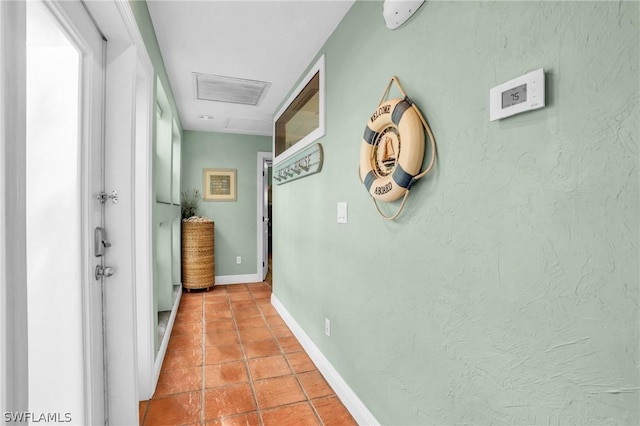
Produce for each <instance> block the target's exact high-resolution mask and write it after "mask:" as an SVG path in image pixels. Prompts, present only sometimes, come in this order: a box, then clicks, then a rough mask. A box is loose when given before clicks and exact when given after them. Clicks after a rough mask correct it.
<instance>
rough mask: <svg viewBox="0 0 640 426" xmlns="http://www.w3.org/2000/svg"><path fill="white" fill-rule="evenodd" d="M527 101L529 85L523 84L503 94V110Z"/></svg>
mask: <svg viewBox="0 0 640 426" xmlns="http://www.w3.org/2000/svg"><path fill="white" fill-rule="evenodd" d="M526 100H527V85H526V84H523V85H521V86H518V87H514V88H513V89H509V90H507V91H506V92H502V109H504V108H508V107H510V106H514V105H518V104H521V103H522V102H526Z"/></svg>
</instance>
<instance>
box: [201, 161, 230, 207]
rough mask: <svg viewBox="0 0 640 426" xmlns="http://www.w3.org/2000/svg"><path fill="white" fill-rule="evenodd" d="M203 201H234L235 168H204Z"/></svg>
mask: <svg viewBox="0 0 640 426" xmlns="http://www.w3.org/2000/svg"><path fill="white" fill-rule="evenodd" d="M203 175H204V183H203V191H202V194H203V199H204V201H236V200H237V199H238V196H237V193H236V169H204V173H203Z"/></svg>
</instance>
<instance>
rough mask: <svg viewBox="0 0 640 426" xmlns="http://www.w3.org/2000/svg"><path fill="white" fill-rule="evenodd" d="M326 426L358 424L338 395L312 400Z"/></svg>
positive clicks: (354, 425)
mask: <svg viewBox="0 0 640 426" xmlns="http://www.w3.org/2000/svg"><path fill="white" fill-rule="evenodd" d="M311 403H312V404H313V406H314V407H315V408H316V410H317V411H318V414H319V415H320V418H321V419H322V422H323V423H324V424H325V425H326V426H333V425H335V426H350V425H353V426H357V424H358V423H356V421H355V420H354V419H353V417H351V414H349V411H347V409H346V408H345V406H344V405H342V402H340V400H339V399H338V397H336V396H330V397H328V398H322V399H315V400H313V401H311Z"/></svg>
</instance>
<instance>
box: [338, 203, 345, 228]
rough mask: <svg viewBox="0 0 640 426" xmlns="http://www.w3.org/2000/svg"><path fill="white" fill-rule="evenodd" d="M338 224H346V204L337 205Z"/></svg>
mask: <svg viewBox="0 0 640 426" xmlns="http://www.w3.org/2000/svg"><path fill="white" fill-rule="evenodd" d="M338 223H347V202H346V201H341V202H339V203H338Z"/></svg>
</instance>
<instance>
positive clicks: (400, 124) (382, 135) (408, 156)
mask: <svg viewBox="0 0 640 426" xmlns="http://www.w3.org/2000/svg"><path fill="white" fill-rule="evenodd" d="M393 83H396V85H397V86H398V89H399V90H400V93H401V94H402V96H403V99H390V100H385V99H386V98H387V96H388V95H389V91H390V90H391V85H392V84H393ZM425 131H426V133H427V135H428V137H429V142H430V147H431V159H430V161H429V164H428V166H427V167H426V168H425V169H424V170H423V171H422V172H421V171H420V169H421V167H422V163H423V158H424V149H425V141H424V132H425ZM435 160H436V141H435V137H434V136H433V132H432V131H431V128H430V127H429V124H428V123H427V121H426V120H425V118H424V116H423V115H422V113H421V112H420V110H419V109H418V107H417V106H416V105H415V104H414V103H413V102H411V100H410V99H409V97H408V96H407V94H406V93H405V92H404V90H403V89H402V86H401V85H400V82H399V81H398V79H397V78H396V77H392V78H391V80H390V81H389V84H388V85H387V88H386V90H385V91H384V94H383V95H382V98H381V99H380V103H379V104H378V108H376V110H375V111H374V113H373V114H372V115H371V118H370V119H369V121H368V123H367V126H366V127H365V131H364V135H363V138H362V143H361V148H360V169H359V173H358V174H359V175H360V180H361V181H362V183H364V185H365V187H366V188H367V191H368V192H369V194H370V195H371V198H372V199H373V203H374V205H375V206H376V210H377V211H378V213H379V214H380V216H382V217H383V218H384V219H386V220H393V219H395V218H396V217H398V215H399V214H400V213H401V212H402V210H403V209H404V206H405V203H406V201H407V197H408V195H409V191H410V190H411V187H412V186H413V185H414V184H415V183H416V181H418V180H419V179H421V178H423V177H424V176H426V175H427V174H428V173H429V172H430V171H431V170H432V169H433V166H434V165H435ZM400 197H403V199H402V203H401V204H400V207H399V209H398V211H397V212H396V213H395V214H394V215H392V216H386V215H385V214H384V213H382V211H381V210H380V207H379V206H378V203H377V201H376V200H380V201H384V202H389V201H394V200H397V199H398V198H400Z"/></svg>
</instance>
